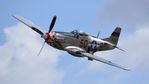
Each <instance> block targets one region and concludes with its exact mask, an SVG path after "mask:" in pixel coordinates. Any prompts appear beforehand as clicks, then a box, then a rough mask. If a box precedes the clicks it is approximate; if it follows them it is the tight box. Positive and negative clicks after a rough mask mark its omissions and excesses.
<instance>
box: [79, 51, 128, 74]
mask: <svg viewBox="0 0 149 84" xmlns="http://www.w3.org/2000/svg"><path fill="white" fill-rule="evenodd" d="M81 54H82V55H83V56H84V57H88V58H91V59H93V60H97V61H100V62H102V63H105V64H108V65H111V66H114V67H117V68H120V69H123V70H127V71H130V69H126V68H124V67H122V66H119V65H117V64H115V63H112V62H111V61H108V60H106V59H104V58H101V57H98V56H95V55H92V54H90V53H81Z"/></svg>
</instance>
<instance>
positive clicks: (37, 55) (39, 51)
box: [37, 41, 46, 56]
mask: <svg viewBox="0 0 149 84" xmlns="http://www.w3.org/2000/svg"><path fill="white" fill-rule="evenodd" d="M45 43H46V41H44V43H43V44H42V47H41V49H40V51H39V53H38V55H37V56H39V55H40V53H41V51H42V49H43V47H44V45H45Z"/></svg>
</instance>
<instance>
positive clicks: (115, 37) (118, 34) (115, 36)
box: [103, 27, 121, 45]
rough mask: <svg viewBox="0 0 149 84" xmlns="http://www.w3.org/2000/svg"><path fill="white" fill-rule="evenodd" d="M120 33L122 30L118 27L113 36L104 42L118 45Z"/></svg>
mask: <svg viewBox="0 0 149 84" xmlns="http://www.w3.org/2000/svg"><path fill="white" fill-rule="evenodd" d="M120 33H121V28H120V27H116V28H115V30H114V31H113V33H112V34H111V36H110V37H109V38H105V39H103V40H105V41H108V42H111V43H113V44H115V45H117V43H118V39H119V36H120Z"/></svg>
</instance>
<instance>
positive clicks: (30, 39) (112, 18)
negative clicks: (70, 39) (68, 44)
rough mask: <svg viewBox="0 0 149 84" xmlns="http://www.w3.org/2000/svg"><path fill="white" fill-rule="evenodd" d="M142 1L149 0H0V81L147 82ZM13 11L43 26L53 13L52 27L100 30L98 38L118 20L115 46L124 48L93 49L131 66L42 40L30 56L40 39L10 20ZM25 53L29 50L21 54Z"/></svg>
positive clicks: (145, 22) (45, 27) (48, 83)
mask: <svg viewBox="0 0 149 84" xmlns="http://www.w3.org/2000/svg"><path fill="white" fill-rule="evenodd" d="M147 3H149V2H148V1H146V0H142V1H141V0H138V1H135V0H132V1H129V0H121V1H119V0H61V1H60V0H44V1H43V0H41V1H37V0H24V1H23V0H22V1H20V0H13V1H12V0H11V1H10V0H3V1H1V3H0V11H1V14H0V34H1V35H0V38H1V39H0V53H2V55H1V56H0V58H1V62H0V74H1V76H0V83H2V84H10V83H12V84H20V83H22V82H23V83H24V84H26V83H28V84H31V83H37V84H38V83H39V84H41V83H45V84H78V83H81V84H82V83H83V84H84V83H86V84H98V83H104V84H119V83H121V84H140V83H143V84H146V83H149V80H148V75H147V74H148V71H149V67H148V63H147V61H148V60H147V59H148V58H149V57H148V55H149V53H148V52H147V50H148V49H149V48H148V47H147V46H146V45H145V43H144V42H146V43H147V42H149V39H148V36H149V28H148V27H149V20H148V19H149V18H148V16H149V11H148V5H147ZM12 14H16V15H19V16H22V17H24V18H27V19H29V20H31V21H32V22H34V23H36V24H37V25H39V26H40V27H41V28H42V30H44V31H47V30H48V28H49V25H50V22H51V19H52V18H53V16H54V15H57V17H58V19H57V22H56V25H55V27H54V30H56V31H68V32H69V31H72V30H74V29H81V30H83V31H85V32H87V33H89V34H92V35H96V34H97V33H98V31H101V34H100V37H102V38H103V37H108V36H109V35H110V34H111V32H112V31H113V30H114V28H115V27H116V26H120V27H122V30H123V31H122V33H121V38H120V42H119V46H120V47H122V48H124V49H126V50H127V51H128V53H123V52H121V51H118V50H116V49H115V50H113V51H107V52H99V53H96V55H99V56H103V57H104V58H106V59H109V60H111V61H113V62H115V63H119V64H121V65H125V66H128V67H130V68H132V71H130V72H127V71H123V70H119V69H117V68H113V67H111V66H108V65H105V64H102V63H99V62H96V61H93V62H90V61H88V60H87V59H84V58H76V57H73V56H71V55H69V54H67V53H66V52H62V51H59V50H56V49H54V48H51V47H49V46H47V45H46V47H45V48H44V50H43V52H42V54H41V57H35V55H36V53H37V52H38V51H39V49H40V47H41V45H42V42H43V41H42V39H40V37H38V35H37V34H36V33H34V31H31V30H29V29H27V27H26V26H24V25H23V24H20V23H19V22H18V21H17V20H15V19H14V18H13V17H12V16H11V15H12ZM30 35H31V36H30ZM134 42H135V43H134ZM22 53H23V54H22ZM25 55H29V56H27V57H25ZM115 55H116V56H115ZM22 66H24V67H22ZM34 71H35V72H34ZM32 72H33V73H32ZM23 73H24V74H23ZM38 76H39V77H38ZM40 79H41V80H40ZM24 81H25V82H24Z"/></svg>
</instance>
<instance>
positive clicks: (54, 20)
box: [48, 16, 57, 32]
mask: <svg viewBox="0 0 149 84" xmlns="http://www.w3.org/2000/svg"><path fill="white" fill-rule="evenodd" d="M56 18H57V16H54V17H53V20H52V22H51V24H50V27H49V31H48V32H51V30H52V29H53V27H54V24H55V22H56Z"/></svg>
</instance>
